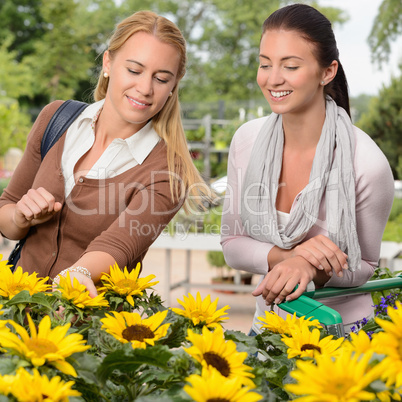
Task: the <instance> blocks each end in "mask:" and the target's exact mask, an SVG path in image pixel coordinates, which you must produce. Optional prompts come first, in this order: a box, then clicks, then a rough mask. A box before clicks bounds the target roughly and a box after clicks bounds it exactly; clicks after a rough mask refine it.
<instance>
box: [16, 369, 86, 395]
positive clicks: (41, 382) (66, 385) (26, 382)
mask: <svg viewBox="0 0 402 402" xmlns="http://www.w3.org/2000/svg"><path fill="white" fill-rule="evenodd" d="M73 385H74V382H73V381H68V382H64V381H62V379H61V378H60V377H59V376H56V377H53V378H51V379H49V378H48V377H47V376H46V375H43V376H41V375H40V374H39V371H38V370H36V369H34V370H33V374H30V373H29V372H28V371H26V370H25V369H23V368H20V369H18V371H17V376H16V379H15V381H14V387H13V389H12V394H13V395H14V396H15V397H16V398H17V400H18V401H19V402H42V401H52V402H68V400H69V397H70V396H80V395H81V393H80V392H78V391H76V390H74V389H71V387H72V386H73Z"/></svg>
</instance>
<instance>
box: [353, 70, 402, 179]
mask: <svg viewBox="0 0 402 402" xmlns="http://www.w3.org/2000/svg"><path fill="white" fill-rule="evenodd" d="M357 126H359V127H360V128H361V129H362V130H363V131H365V132H366V133H369V134H370V136H371V137H372V138H373V139H374V141H375V142H376V143H377V144H378V146H379V147H380V148H381V149H382V151H383V152H384V153H385V155H386V156H387V158H388V161H389V163H390V165H391V168H392V171H393V173H394V177H395V178H399V179H402V175H401V173H402V170H401V168H402V157H401V155H402V75H400V76H399V77H393V78H392V79H391V83H390V85H389V86H388V87H383V88H382V89H381V91H380V93H379V95H378V97H374V98H372V99H371V101H370V104H369V110H368V112H366V113H364V114H363V115H362V118H361V119H360V120H359V121H358V122H357Z"/></svg>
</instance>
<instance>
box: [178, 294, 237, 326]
mask: <svg viewBox="0 0 402 402" xmlns="http://www.w3.org/2000/svg"><path fill="white" fill-rule="evenodd" d="M183 298H184V301H181V300H179V299H177V301H178V302H179V303H180V304H181V305H182V306H183V307H184V310H181V309H180V308H172V309H171V310H172V311H173V312H174V313H176V314H179V315H182V316H183V317H186V318H189V319H190V320H191V321H192V322H193V324H194V325H199V324H202V325H206V326H207V327H211V328H214V327H216V326H219V325H220V323H221V321H223V320H227V319H228V318H229V317H222V316H223V315H225V314H227V313H226V310H227V309H229V308H230V307H229V306H225V307H223V308H221V309H220V310H216V307H217V305H218V300H219V298H217V299H216V300H215V301H214V302H213V303H211V296H210V295H208V296H207V297H206V298H205V299H204V300H202V299H201V295H200V292H197V298H196V299H194V297H193V295H191V294H190V293H189V294H188V298H187V297H186V296H183Z"/></svg>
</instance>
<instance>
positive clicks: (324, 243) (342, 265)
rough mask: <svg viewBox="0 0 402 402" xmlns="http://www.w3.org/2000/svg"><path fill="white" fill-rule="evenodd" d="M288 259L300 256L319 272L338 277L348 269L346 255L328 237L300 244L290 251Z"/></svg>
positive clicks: (318, 237)
mask: <svg viewBox="0 0 402 402" xmlns="http://www.w3.org/2000/svg"><path fill="white" fill-rule="evenodd" d="M289 255H290V257H296V256H300V257H303V258H304V259H305V260H306V261H308V262H309V263H310V264H311V265H313V266H314V267H316V268H317V269H319V270H323V271H325V272H326V274H327V275H329V276H331V275H332V274H333V272H335V274H336V275H338V276H339V277H342V276H343V270H344V269H348V264H347V257H348V256H347V255H346V254H345V253H344V252H343V251H342V250H341V249H340V248H339V247H338V246H337V245H336V244H335V243H334V242H333V241H331V240H330V239H329V238H328V237H326V236H324V235H318V236H315V237H312V238H311V239H309V240H306V241H305V242H303V243H300V244H299V245H297V246H296V247H294V248H293V249H292V250H291V251H290V254H289Z"/></svg>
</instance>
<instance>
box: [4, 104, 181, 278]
mask: <svg viewBox="0 0 402 402" xmlns="http://www.w3.org/2000/svg"><path fill="white" fill-rule="evenodd" d="M61 103H62V101H55V102H53V103H51V104H49V105H47V106H46V107H45V108H44V109H43V110H42V111H41V113H40V114H39V116H38V118H37V120H36V121H35V123H34V125H33V127H32V130H31V132H30V134H29V136H28V141H27V146H26V149H25V152H24V155H23V157H22V160H21V162H20V163H19V165H18V167H17V169H16V170H15V172H14V174H13V176H12V179H11V181H10V183H9V185H8V186H7V188H6V189H5V190H4V192H3V194H2V196H1V197H0V208H1V207H2V206H4V205H6V204H10V203H16V202H18V201H19V200H20V199H21V197H22V196H23V195H24V194H26V192H27V191H28V190H29V189H30V188H38V187H44V188H45V189H46V190H48V191H49V192H50V193H51V194H53V195H54V197H55V199H56V201H59V202H61V203H62V204H63V207H62V209H61V211H60V212H58V213H57V214H56V215H55V216H54V217H52V219H50V220H49V221H48V222H45V223H43V224H41V225H37V226H34V227H32V228H31V229H30V231H29V233H28V237H27V241H26V243H25V245H24V247H23V249H22V253H21V258H20V260H19V262H18V265H20V266H21V267H22V268H23V269H24V271H27V272H29V273H32V272H37V273H38V276H40V277H44V276H47V275H49V276H50V277H51V278H53V277H54V276H56V275H57V274H58V273H59V272H60V271H61V270H63V269H65V268H67V267H69V266H70V265H72V264H73V263H74V262H75V261H77V260H78V259H79V258H80V257H81V256H82V255H83V254H85V253H86V252H89V251H103V252H106V253H109V254H110V255H112V256H113V257H114V258H115V260H116V262H117V264H118V265H119V267H120V268H124V267H125V266H127V268H129V269H133V268H134V267H135V266H136V264H137V262H141V261H142V260H143V258H144V256H145V254H146V252H147V251H148V248H149V246H150V245H151V244H152V243H153V241H154V240H155V239H156V238H157V237H158V235H159V234H160V233H161V231H162V230H163V228H164V227H165V226H166V225H167V224H168V223H169V221H170V220H171V219H172V218H173V216H174V215H175V214H176V212H177V210H178V209H179V208H180V206H181V203H179V202H172V199H171V194H170V186H169V171H168V165H167V148H166V145H165V143H164V141H163V140H161V141H160V142H159V143H158V144H157V145H156V146H155V148H154V149H153V150H152V151H151V153H150V154H149V155H148V157H147V158H146V159H145V161H144V162H143V163H142V164H141V165H137V166H135V167H133V168H131V169H129V170H127V171H126V172H124V173H122V174H119V175H117V176H116V177H113V178H109V179H105V180H95V179H88V178H86V177H83V178H81V179H79V181H78V182H77V184H76V185H75V187H74V188H73V190H72V192H71V193H70V195H69V196H68V197H67V198H65V193H64V177H63V172H62V169H61V157H62V154H63V146H64V140H65V133H64V134H63V136H62V137H61V138H60V140H59V141H58V142H57V143H56V144H55V145H54V146H53V147H52V148H51V150H50V151H49V152H48V154H47V155H46V156H45V158H44V160H43V161H42V162H41V156H40V145H41V139H42V136H43V133H44V130H45V128H46V126H47V124H48V122H49V120H50V118H51V117H52V115H53V114H54V112H55V111H56V109H57V108H58V107H59V106H60V105H61Z"/></svg>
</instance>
